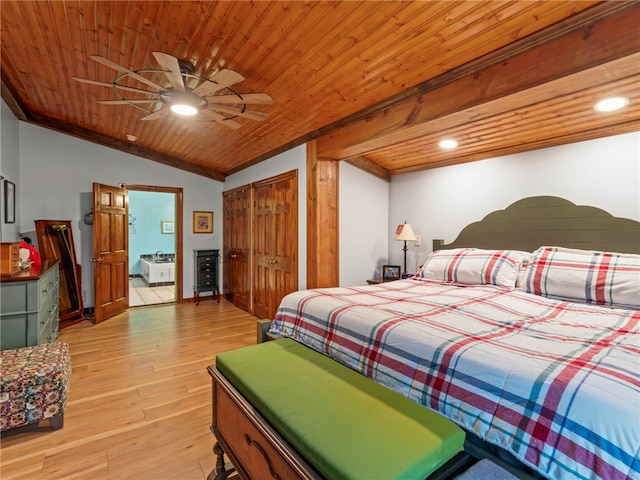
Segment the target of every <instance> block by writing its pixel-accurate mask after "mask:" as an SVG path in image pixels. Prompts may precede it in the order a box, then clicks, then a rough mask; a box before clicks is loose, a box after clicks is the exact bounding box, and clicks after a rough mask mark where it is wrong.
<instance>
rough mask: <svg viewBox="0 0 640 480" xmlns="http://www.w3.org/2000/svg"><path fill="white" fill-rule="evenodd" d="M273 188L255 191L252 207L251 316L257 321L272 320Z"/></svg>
mask: <svg viewBox="0 0 640 480" xmlns="http://www.w3.org/2000/svg"><path fill="white" fill-rule="evenodd" d="M272 190H273V188H272V185H263V186H260V187H256V188H255V190H254V207H253V257H254V277H253V288H252V297H253V314H254V315H255V316H257V317H259V318H268V319H270V318H272V307H271V303H272V300H271V292H272V291H273V279H272V275H271V267H272V265H273V256H274V255H273V250H274V249H273V244H274V238H273V235H274V226H275V225H274V215H273V199H272V196H271V192H272Z"/></svg>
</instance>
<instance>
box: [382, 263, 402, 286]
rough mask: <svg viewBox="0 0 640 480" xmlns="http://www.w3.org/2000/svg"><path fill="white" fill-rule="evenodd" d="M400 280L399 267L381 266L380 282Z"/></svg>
mask: <svg viewBox="0 0 640 480" xmlns="http://www.w3.org/2000/svg"><path fill="white" fill-rule="evenodd" d="M399 279H400V265H383V266H382V280H384V281H385V282H390V281H391V280H399Z"/></svg>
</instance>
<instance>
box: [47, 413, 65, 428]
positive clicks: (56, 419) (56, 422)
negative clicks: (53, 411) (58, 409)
mask: <svg viewBox="0 0 640 480" xmlns="http://www.w3.org/2000/svg"><path fill="white" fill-rule="evenodd" d="M49 423H51V428H53V429H54V430H59V429H61V428H62V427H63V426H64V414H63V413H59V414H57V415H54V416H53V417H49Z"/></svg>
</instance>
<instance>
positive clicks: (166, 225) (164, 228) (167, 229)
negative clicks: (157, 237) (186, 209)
mask: <svg viewBox="0 0 640 480" xmlns="http://www.w3.org/2000/svg"><path fill="white" fill-rule="evenodd" d="M160 232H161V233H176V229H175V224H174V223H173V220H160Z"/></svg>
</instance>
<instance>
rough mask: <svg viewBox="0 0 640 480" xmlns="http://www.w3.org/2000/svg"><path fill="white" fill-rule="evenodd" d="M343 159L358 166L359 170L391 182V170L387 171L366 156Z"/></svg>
mask: <svg viewBox="0 0 640 480" xmlns="http://www.w3.org/2000/svg"><path fill="white" fill-rule="evenodd" d="M345 161H346V162H347V163H349V164H351V165H353V166H354V167H357V168H359V169H360V170H364V171H365V172H367V173H370V174H371V175H374V176H376V177H378V178H381V179H382V180H384V181H385V182H387V183H389V182H391V172H389V170H387V169H386V168H382V167H381V166H380V165H377V164H376V163H374V162H372V161H371V160H369V159H368V158H366V157H360V156H358V157H352V158H349V159H347V160H345Z"/></svg>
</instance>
